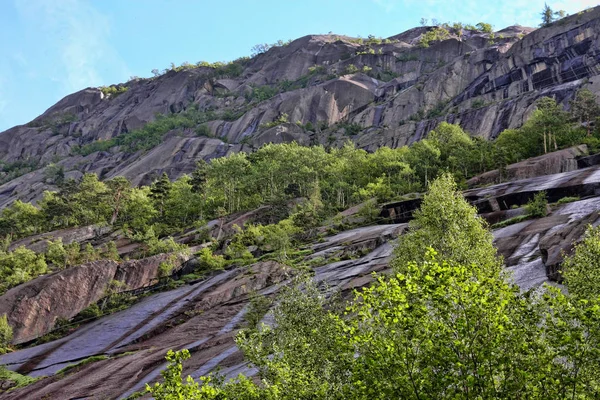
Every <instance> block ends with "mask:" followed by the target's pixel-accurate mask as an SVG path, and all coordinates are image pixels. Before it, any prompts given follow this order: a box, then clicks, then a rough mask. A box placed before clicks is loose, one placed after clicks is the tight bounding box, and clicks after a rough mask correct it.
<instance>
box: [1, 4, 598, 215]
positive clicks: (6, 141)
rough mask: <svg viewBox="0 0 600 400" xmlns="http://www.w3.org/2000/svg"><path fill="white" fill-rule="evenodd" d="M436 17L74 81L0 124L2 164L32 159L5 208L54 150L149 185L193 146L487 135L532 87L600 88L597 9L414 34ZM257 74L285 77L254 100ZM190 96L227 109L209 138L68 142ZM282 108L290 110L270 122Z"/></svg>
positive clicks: (550, 90)
mask: <svg viewBox="0 0 600 400" xmlns="http://www.w3.org/2000/svg"><path fill="white" fill-rule="evenodd" d="M431 29H433V27H421V28H416V29H412V30H409V31H407V32H404V33H402V34H399V35H395V36H393V37H391V38H389V40H388V41H384V42H381V43H377V44H372V45H369V46H367V45H366V44H364V43H361V42H360V41H359V40H357V39H354V38H349V37H346V36H337V35H310V36H305V37H302V38H299V39H297V40H295V41H293V42H292V43H290V44H289V45H286V46H281V47H274V48H272V49H270V50H269V51H267V52H266V53H264V54H260V55H258V56H257V57H254V58H252V59H251V60H250V61H248V62H247V63H245V64H243V66H242V71H241V73H240V74H239V76H220V77H215V76H214V70H213V68H208V67H198V68H193V69H188V70H183V71H179V72H176V71H170V72H168V73H166V74H164V75H161V76H160V77H156V78H152V79H137V80H132V81H130V82H127V83H125V84H123V85H124V86H125V87H127V91H126V92H124V93H121V94H118V95H104V94H103V93H102V91H101V90H99V89H97V88H87V89H84V90H81V91H79V92H77V93H74V94H71V95H69V96H67V97H65V98H64V99H62V100H61V101H59V102H58V103H57V104H55V105H54V106H52V107H51V108H50V109H48V110H47V111H46V112H45V113H44V114H42V115H41V116H39V117H38V118H36V119H35V120H33V121H31V123H29V124H27V125H21V126H16V127H14V128H11V129H9V130H7V131H4V132H0V158H1V159H2V160H3V161H4V162H5V163H8V164H10V163H14V162H23V161H27V162H37V163H38V164H37V165H38V166H39V167H40V169H38V170H36V171H33V172H30V173H28V174H26V175H24V176H21V177H18V178H16V179H12V180H11V181H9V182H5V183H4V184H3V185H0V207H4V206H6V205H8V204H10V203H11V202H12V201H14V200H15V199H17V198H18V199H21V200H25V201H31V200H34V201H35V200H36V199H38V198H39V196H40V195H41V193H42V192H43V191H44V190H47V189H54V186H53V185H52V183H51V182H49V181H48V180H47V178H46V176H45V174H44V169H43V167H44V166H45V165H47V164H48V163H50V162H56V160H58V162H56V163H57V164H58V165H59V166H62V167H63V168H64V170H65V176H66V177H67V178H70V177H72V178H78V177H80V176H81V174H82V173H85V172H94V173H96V174H98V175H99V176H100V177H101V178H102V179H106V178H111V177H115V176H125V177H126V178H128V179H130V180H131V181H132V182H133V183H134V184H136V185H137V184H147V183H149V182H151V181H152V180H153V179H154V178H156V177H157V176H159V175H161V174H162V173H163V172H166V173H167V174H168V175H169V177H170V178H172V179H173V178H176V177H179V176H181V175H183V174H185V173H189V172H191V171H192V170H193V169H194V167H195V162H196V161H197V160H199V159H205V160H208V159H211V158H214V157H220V156H224V155H227V154H230V153H232V152H239V151H252V150H253V149H255V148H257V147H259V146H261V145H263V144H265V143H281V142H290V141H297V142H299V143H302V144H325V145H342V144H343V143H344V142H345V141H346V140H347V139H348V136H347V135H346V134H345V129H344V128H343V127H342V126H341V125H340V126H338V125H336V124H337V123H339V122H341V121H344V122H348V123H352V124H357V125H358V126H359V127H360V128H361V131H360V133H359V134H358V135H355V136H352V137H351V139H352V140H353V141H354V142H355V143H357V145H358V146H359V147H361V148H365V149H368V150H374V149H376V148H377V147H380V146H384V145H385V146H390V147H398V146H402V145H405V144H409V143H412V142H414V141H416V140H419V139H421V138H423V137H424V136H425V135H426V134H427V133H428V132H429V131H430V130H431V129H433V128H435V126H436V125H437V124H439V123H440V122H441V121H448V122H451V123H459V124H460V125H461V126H462V127H463V128H464V129H465V130H466V131H468V132H471V133H472V134H477V135H479V136H482V137H486V138H493V137H495V136H497V135H498V134H499V133H500V132H501V131H502V130H503V129H506V128H515V127H519V126H520V125H521V124H522V123H523V121H524V120H525V119H526V118H527V116H528V115H529V114H530V113H531V111H532V110H533V107H534V102H535V100H536V99H537V98H539V97H540V96H549V95H551V96H554V97H555V98H556V99H557V101H559V102H561V103H562V104H564V105H568V102H569V100H570V99H572V97H573V95H574V93H575V92H576V90H577V89H579V88H581V87H586V88H589V89H590V90H592V91H593V92H595V93H599V92H600V78H599V76H598V73H599V72H600V67H599V66H598V60H600V58H598V57H597V54H598V53H599V52H600V48H599V46H600V45H599V43H600V40H599V37H598V35H600V8H593V9H590V10H586V11H585V12H582V13H580V14H577V15H573V16H570V17H567V18H566V19H563V20H561V21H558V22H557V23H554V24H552V25H551V26H549V27H545V28H541V29H538V30H533V29H531V28H525V27H520V26H513V27H509V28H506V29H504V30H502V31H499V32H497V34H496V35H495V38H492V37H490V35H489V34H485V33H482V32H475V31H467V30H465V31H464V32H462V35H461V36H458V35H457V34H456V32H453V31H452V32H451V34H450V37H449V38H448V39H447V40H444V41H441V42H436V43H431V45H430V46H429V47H426V48H422V47H420V46H419V45H418V43H419V40H420V38H421V36H422V35H423V34H424V33H425V32H427V31H428V30H431ZM501 35H502V37H501ZM373 52H374V53H373ZM353 71H358V72H353ZM284 84H285V85H284ZM262 85H271V86H275V85H284V86H285V87H287V88H288V89H287V90H284V91H283V92H281V93H279V94H277V95H275V96H273V97H271V98H269V99H266V100H264V101H262V102H249V100H248V98H247V96H248V94H249V93H250V92H251V91H252V87H260V86H262ZM286 85H287V86H286ZM294 85H296V86H294ZM190 107H196V108H197V109H199V110H200V111H206V110H217V112H218V113H220V114H222V113H225V112H229V114H230V115H233V116H235V118H234V117H227V118H225V117H223V119H215V120H213V121H210V122H208V123H207V124H206V125H207V128H208V130H209V131H210V133H211V135H212V136H213V137H198V136H196V133H195V132H194V129H190V128H178V129H174V130H173V131H170V132H168V133H166V134H165V136H164V138H163V141H162V142H161V143H160V144H159V145H158V146H156V147H155V148H154V149H152V150H150V151H137V152H134V153H130V152H128V151H126V149H123V148H119V147H116V148H112V149H110V151H100V152H95V153H92V154H89V155H87V156H82V155H78V154H77V151H76V150H77V148H78V146H82V145H86V144H88V143H91V142H93V141H97V140H109V139H111V138H114V137H115V136H119V135H127V134H129V133H131V132H133V131H134V130H136V129H138V128H140V127H142V126H144V125H145V124H146V123H148V122H149V121H153V120H154V118H155V114H156V113H161V114H165V113H166V114H168V113H179V112H181V111H184V110H186V109H189V108H190ZM284 115H286V116H287V121H288V123H283V124H281V125H279V126H275V127H272V126H271V127H270V126H269V125H268V124H269V123H272V122H273V121H274V120H276V119H278V118H280V117H282V116H284ZM66 117H69V118H66ZM225 119H227V120H225ZM561 168H562V167H561ZM561 170H562V169H561ZM552 172H559V171H556V170H554V171H552ZM521 177H522V176H521V175H519V174H517V175H515V178H521ZM0 179H2V176H1V173H0Z"/></svg>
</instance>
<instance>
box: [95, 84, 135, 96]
mask: <svg viewBox="0 0 600 400" xmlns="http://www.w3.org/2000/svg"><path fill="white" fill-rule="evenodd" d="M99 89H100V91H101V92H102V93H103V94H104V95H105V96H117V95H119V94H121V93H125V92H126V91H127V89H128V87H127V86H122V85H119V86H116V85H110V86H100V87H99Z"/></svg>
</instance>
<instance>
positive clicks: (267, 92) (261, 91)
mask: <svg viewBox="0 0 600 400" xmlns="http://www.w3.org/2000/svg"><path fill="white" fill-rule="evenodd" d="M277 93H279V89H278V88H277V87H274V86H267V85H264V86H256V87H253V88H252V91H251V92H250V94H249V95H248V96H246V99H247V100H248V101H251V100H256V101H257V102H258V103H260V102H261V101H265V100H269V99H270V98H271V97H273V96H275V95H276V94H277Z"/></svg>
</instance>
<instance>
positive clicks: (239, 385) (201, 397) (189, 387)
mask: <svg viewBox="0 0 600 400" xmlns="http://www.w3.org/2000/svg"><path fill="white" fill-rule="evenodd" d="M188 358H190V352H189V351H188V350H186V349H184V350H181V351H177V352H174V351H172V350H169V352H168V353H167V356H166V359H167V361H168V363H169V365H168V366H167V369H166V370H164V371H163V372H162V373H161V375H162V377H163V382H162V383H155V384H154V385H153V386H150V385H148V384H146V392H147V393H149V394H151V395H152V397H153V398H154V399H156V400H222V399H232V400H234V399H235V400H277V399H279V398H280V397H279V396H277V392H276V391H273V390H270V389H269V388H266V389H260V388H258V387H257V386H256V385H255V384H254V383H253V382H252V381H251V380H250V379H248V378H246V377H244V376H242V375H240V376H238V378H237V379H236V380H235V381H234V380H231V381H229V382H224V381H223V379H220V378H218V377H217V378H216V379H215V378H213V377H211V376H205V377H201V378H200V381H201V383H202V384H201V385H200V384H199V383H198V382H195V381H194V379H192V377H191V376H189V375H188V377H187V378H186V379H185V381H184V380H183V379H182V376H181V374H182V372H183V361H185V360H187V359H188Z"/></svg>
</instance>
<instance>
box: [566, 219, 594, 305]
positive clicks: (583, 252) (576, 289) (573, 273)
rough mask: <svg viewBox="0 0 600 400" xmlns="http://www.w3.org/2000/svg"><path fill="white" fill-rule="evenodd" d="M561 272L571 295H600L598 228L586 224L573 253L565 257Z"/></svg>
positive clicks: (588, 296) (578, 296)
mask: <svg viewBox="0 0 600 400" xmlns="http://www.w3.org/2000/svg"><path fill="white" fill-rule="evenodd" d="M562 274H563V277H564V279H565V281H566V284H567V287H568V288H569V293H571V294H572V295H573V296H575V297H577V298H580V299H592V298H597V297H598V296H600V228H598V227H592V226H588V228H587V230H586V232H585V235H584V236H583V239H582V240H581V242H579V243H577V244H576V245H575V247H574V251H573V254H572V255H571V256H570V257H565V260H564V262H563V265H562Z"/></svg>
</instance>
